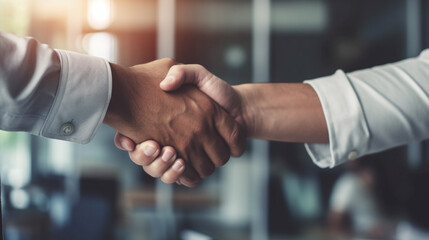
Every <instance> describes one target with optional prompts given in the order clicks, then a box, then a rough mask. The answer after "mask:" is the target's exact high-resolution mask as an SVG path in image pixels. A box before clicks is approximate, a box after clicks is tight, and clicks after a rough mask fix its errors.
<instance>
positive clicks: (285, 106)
mask: <svg viewBox="0 0 429 240" xmlns="http://www.w3.org/2000/svg"><path fill="white" fill-rule="evenodd" d="M234 88H235V89H236V90H237V91H238V92H239V94H240V96H241V97H242V102H243V106H242V108H243V118H244V119H245V123H246V128H247V132H248V136H249V137H250V138H259V139H267V140H274V141H284V142H313V143H327V142H328V141H329V138H328V130H327V126H326V120H325V117H324V114H323V110H322V106H321V104H320V101H319V98H318V96H317V94H316V92H315V91H314V90H313V88H312V87H311V86H310V85H308V84H300V83H280V84H243V85H238V86H235V87H234Z"/></svg>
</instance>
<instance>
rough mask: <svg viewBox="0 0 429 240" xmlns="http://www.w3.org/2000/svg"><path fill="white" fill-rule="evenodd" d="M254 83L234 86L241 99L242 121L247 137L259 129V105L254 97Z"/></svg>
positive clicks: (252, 135)
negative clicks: (257, 105)
mask: <svg viewBox="0 0 429 240" xmlns="http://www.w3.org/2000/svg"><path fill="white" fill-rule="evenodd" d="M251 86H252V84H240V85H236V86H232V87H233V88H234V90H235V91H236V92H237V93H238V95H239V96H240V99H241V117H240V122H242V125H243V126H244V128H245V130H246V133H247V137H249V138H252V137H254V136H255V133H256V131H257V129H256V122H257V116H258V114H257V107H256V104H255V102H254V98H253V97H252V95H253V94H252V87H251Z"/></svg>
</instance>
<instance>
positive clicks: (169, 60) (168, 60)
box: [161, 57, 177, 66]
mask: <svg viewBox="0 0 429 240" xmlns="http://www.w3.org/2000/svg"><path fill="white" fill-rule="evenodd" d="M161 61H163V63H165V64H166V65H169V66H173V65H176V64H177V62H176V60H174V59H173V58H169V57H167V58H163V59H161Z"/></svg>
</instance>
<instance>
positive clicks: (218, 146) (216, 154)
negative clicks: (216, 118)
mask: <svg viewBox="0 0 429 240" xmlns="http://www.w3.org/2000/svg"><path fill="white" fill-rule="evenodd" d="M204 150H205V152H206V153H207V156H208V157H209V158H210V160H211V161H212V163H213V164H214V166H216V167H220V166H223V165H225V164H226V163H227V162H228V160H229V158H230V156H231V153H230V151H229V147H228V146H227V145H226V143H225V141H224V140H223V139H222V138H221V136H219V133H217V132H215V133H213V134H211V135H210V137H209V138H208V139H207V142H206V144H204Z"/></svg>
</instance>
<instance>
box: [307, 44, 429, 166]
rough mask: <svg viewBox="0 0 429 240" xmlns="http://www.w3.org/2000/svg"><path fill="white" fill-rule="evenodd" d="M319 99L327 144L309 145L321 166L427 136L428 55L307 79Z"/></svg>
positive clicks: (428, 133)
mask: <svg viewBox="0 0 429 240" xmlns="http://www.w3.org/2000/svg"><path fill="white" fill-rule="evenodd" d="M305 83H307V84H310V85H311V86H312V87H313V88H314V90H315V91H316V93H317V94H318V96H319V99H320V102H321V104H322V108H323V112H324V115H325V119H326V123H327V126H328V131H329V144H306V148H307V151H308V153H309V155H310V156H311V158H312V159H313V161H314V162H315V163H316V164H317V165H318V166H320V167H334V166H336V165H338V164H341V163H343V162H345V161H347V160H353V159H356V158H358V157H361V156H364V155H366V154H370V153H374V152H379V151H383V150H386V149H388V148H392V147H396V146H400V145H403V144H406V143H411V142H415V141H421V140H423V139H426V138H429V51H428V50H426V51H424V52H423V53H422V54H421V55H420V56H419V57H418V58H413V59H407V60H404V61H401V62H397V63H393V64H387V65H383V66H379V67H375V68H371V69H366V70H361V71H356V72H352V73H349V74H345V73H344V72H342V71H337V73H336V74H334V75H332V76H329V77H324V78H319V79H315V80H309V81H305Z"/></svg>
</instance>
